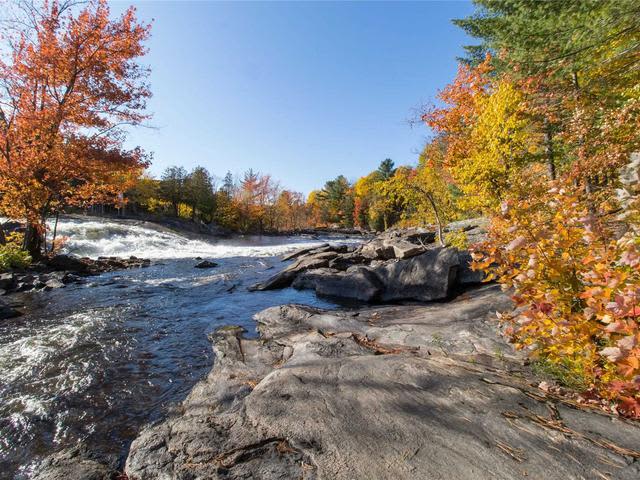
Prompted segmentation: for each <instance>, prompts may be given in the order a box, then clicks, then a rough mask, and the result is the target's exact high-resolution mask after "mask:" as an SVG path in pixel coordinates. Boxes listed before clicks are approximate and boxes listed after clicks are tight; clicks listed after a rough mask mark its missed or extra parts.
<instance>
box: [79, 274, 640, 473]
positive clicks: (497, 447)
mask: <svg viewBox="0 0 640 480" xmlns="http://www.w3.org/2000/svg"><path fill="white" fill-rule="evenodd" d="M509 308H510V302H509V299H508V298H507V297H506V296H505V295H504V294H503V293H502V292H501V291H500V290H499V288H497V287H495V286H488V287H481V288H479V289H476V290H473V291H470V292H468V293H466V294H464V295H463V296H461V297H458V298H457V299H455V300H453V301H451V302H448V303H439V304H432V305H420V306H415V305H414V306H381V307H373V308H364V309H360V310H353V311H323V310H316V309H312V308H308V307H304V306H299V305H287V306H282V307H274V308H270V309H267V310H265V311H263V312H261V313H259V314H258V315H256V317H255V318H256V320H257V322H258V329H259V332H260V338H259V339H247V338H245V337H244V336H243V333H244V332H243V331H242V330H241V329H239V328H235V327H226V328H222V329H220V330H218V331H217V332H216V333H215V334H213V335H212V336H211V340H212V341H213V348H214V351H215V353H216V363H215V366H214V368H213V371H212V372H211V374H210V375H209V376H208V378H207V379H205V380H203V381H202V382H201V383H200V384H198V385H197V386H196V387H195V388H194V389H193V391H192V392H191V394H190V395H189V397H188V398H187V399H186V401H185V402H184V403H183V404H182V405H181V406H180V407H179V409H178V410H177V411H176V413H175V415H174V416H173V417H172V418H170V419H168V420H166V421H165V422H162V423H160V424H158V425H155V426H153V427H150V428H148V429H147V430H145V431H144V432H143V433H142V434H141V435H140V436H139V438H138V439H137V440H136V441H135V442H134V443H133V445H132V447H131V451H130V454H129V458H128V460H127V464H126V473H127V475H128V477H129V478H130V479H132V480H133V479H137V480H145V479H160V478H167V479H169V478H171V479H194V478H225V479H240V478H261V479H272V478H283V479H284V478H287V479H288V478H305V479H313V478H330V479H360V478H362V479H369V478H376V479H383V478H390V479H391V478H394V479H397V478H407V479H417V478H451V479H453V478H455V479H474V480H476V479H478V478H492V479H513V478H521V477H526V476H528V477H530V478H547V479H556V478H557V479H566V478H585V479H586V478H616V479H632V478H633V479H635V478H638V475H639V474H640V463H639V461H638V458H639V457H640V451H638V445H640V428H638V425H637V424H634V423H632V422H629V421H626V420H624V419H621V418H616V417H613V416H609V415H606V414H603V413H599V412H597V411H586V410H584V409H581V408H577V407H578V405H577V404H576V403H575V402H573V401H571V400H567V399H563V398H561V397H559V396H557V395H556V394H553V393H550V392H549V391H547V392H545V391H543V390H541V389H539V388H538V384H539V379H536V378H535V377H534V376H533V375H532V374H531V372H530V371H529V369H528V366H527V365H526V361H525V360H524V358H523V357H522V356H521V355H520V354H517V353H515V352H514V351H513V350H512V348H511V347H510V345H508V344H506V343H505V342H504V341H503V340H502V338H501V337H500V336H499V332H498V327H497V325H496V319H495V311H500V310H506V309H509ZM67 478H69V477H67Z"/></svg>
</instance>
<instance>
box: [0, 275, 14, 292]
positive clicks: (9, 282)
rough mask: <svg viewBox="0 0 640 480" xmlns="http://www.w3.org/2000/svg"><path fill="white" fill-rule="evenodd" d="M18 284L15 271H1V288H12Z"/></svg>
mask: <svg viewBox="0 0 640 480" xmlns="http://www.w3.org/2000/svg"><path fill="white" fill-rule="evenodd" d="M15 285H16V276H15V275H14V274H13V273H10V272H9V273H0V288H1V289H3V290H11V289H12V288H13V287H15Z"/></svg>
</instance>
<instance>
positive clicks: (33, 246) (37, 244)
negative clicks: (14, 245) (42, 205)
mask: <svg viewBox="0 0 640 480" xmlns="http://www.w3.org/2000/svg"><path fill="white" fill-rule="evenodd" d="M22 247H23V248H24V249H25V250H26V251H27V252H29V255H31V258H33V259H34V260H38V259H40V258H42V234H41V233H40V228H39V226H38V225H36V224H34V223H31V222H29V223H27V229H26V230H25V232H24V242H23V244H22Z"/></svg>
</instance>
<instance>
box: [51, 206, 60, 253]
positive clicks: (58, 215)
mask: <svg viewBox="0 0 640 480" xmlns="http://www.w3.org/2000/svg"><path fill="white" fill-rule="evenodd" d="M59 218H60V212H56V222H55V223H54V224H53V238H52V239H51V253H53V249H54V248H55V246H56V234H57V233H58V219H59Z"/></svg>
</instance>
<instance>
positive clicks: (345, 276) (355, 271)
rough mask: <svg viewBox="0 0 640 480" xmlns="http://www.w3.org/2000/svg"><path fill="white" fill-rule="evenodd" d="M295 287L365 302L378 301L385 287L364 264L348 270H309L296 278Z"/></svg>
mask: <svg viewBox="0 0 640 480" xmlns="http://www.w3.org/2000/svg"><path fill="white" fill-rule="evenodd" d="M293 287H294V288H298V289H303V288H312V289H315V291H316V293H317V294H318V295H322V296H327V297H337V298H348V299H352V300H360V301H363V302H373V301H376V300H377V299H378V298H379V296H380V294H381V292H382V291H383V289H384V285H383V284H382V282H381V281H380V279H379V278H378V277H377V276H376V274H375V273H373V272H372V271H371V269H370V268H368V267H364V266H360V267H351V268H349V269H348V270H347V271H346V272H336V271H332V270H329V269H319V270H309V271H307V272H304V273H303V274H301V275H300V276H299V277H298V278H296V280H295V281H294V282H293Z"/></svg>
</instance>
